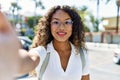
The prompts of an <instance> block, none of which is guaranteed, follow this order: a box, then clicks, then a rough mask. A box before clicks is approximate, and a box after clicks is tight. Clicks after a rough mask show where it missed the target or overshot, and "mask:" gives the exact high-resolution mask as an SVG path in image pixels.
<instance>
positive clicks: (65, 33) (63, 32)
mask: <svg viewBox="0 0 120 80" xmlns="http://www.w3.org/2000/svg"><path fill="white" fill-rule="evenodd" d="M58 34H66V33H64V32H58Z"/></svg>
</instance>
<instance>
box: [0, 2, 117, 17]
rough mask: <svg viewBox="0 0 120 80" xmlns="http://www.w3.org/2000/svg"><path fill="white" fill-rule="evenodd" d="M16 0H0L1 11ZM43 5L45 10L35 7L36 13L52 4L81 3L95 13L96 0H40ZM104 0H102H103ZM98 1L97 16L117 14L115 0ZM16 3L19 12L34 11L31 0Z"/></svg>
mask: <svg viewBox="0 0 120 80" xmlns="http://www.w3.org/2000/svg"><path fill="white" fill-rule="evenodd" d="M14 1H17V0H0V4H1V5H2V10H3V11H8V10H9V7H10V2H14ZM41 1H42V2H43V5H44V6H45V10H41V9H40V8H38V9H37V13H38V14H45V13H46V12H47V10H48V9H49V8H50V7H52V6H54V5H70V6H73V5H74V6H76V7H81V6H82V5H86V6H88V7H89V9H90V11H91V12H93V14H94V15H96V14H97V13H96V12H97V11H96V9H97V7H96V1H97V0H91V1H89V0H41ZM103 1H104V0H103ZM103 1H101V2H100V10H99V16H100V17H112V16H116V15H117V7H116V0H111V1H110V2H109V3H108V4H106V5H105V4H104V3H105V2H103ZM18 4H19V5H20V6H21V7H22V10H21V11H20V13H21V14H24V15H32V14H33V12H34V2H33V1H32V0H18Z"/></svg>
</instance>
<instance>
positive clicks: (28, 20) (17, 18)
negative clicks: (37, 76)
mask: <svg viewBox="0 0 120 80" xmlns="http://www.w3.org/2000/svg"><path fill="white" fill-rule="evenodd" d="M55 5H69V6H72V7H73V8H74V9H76V10H77V11H78V13H79V15H80V16H81V18H82V21H83V23H84V25H85V40H86V42H87V43H86V46H87V48H88V53H89V57H90V73H91V75H90V77H91V80H120V65H118V64H115V63H114V62H113V57H114V51H115V50H116V49H120V20H119V19H120V16H119V7H120V0H0V11H2V12H4V13H5V15H6V16H7V18H8V19H9V21H10V22H11V24H12V26H13V28H14V29H15V30H16V32H17V33H18V37H19V39H20V41H21V43H22V45H23V49H26V50H29V48H30V45H31V44H32V40H33V38H34V35H35V30H36V27H37V26H38V25H37V24H38V21H39V19H40V18H41V17H42V16H44V15H45V14H46V13H47V11H48V9H50V8H51V7H52V6H55Z"/></svg>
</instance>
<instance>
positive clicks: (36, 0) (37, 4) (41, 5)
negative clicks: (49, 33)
mask: <svg viewBox="0 0 120 80" xmlns="http://www.w3.org/2000/svg"><path fill="white" fill-rule="evenodd" d="M33 1H34V3H35V10H34V16H35V18H34V25H33V26H35V25H36V9H37V8H38V7H40V8H41V9H45V7H44V6H43V4H42V2H41V1H40V0H33Z"/></svg>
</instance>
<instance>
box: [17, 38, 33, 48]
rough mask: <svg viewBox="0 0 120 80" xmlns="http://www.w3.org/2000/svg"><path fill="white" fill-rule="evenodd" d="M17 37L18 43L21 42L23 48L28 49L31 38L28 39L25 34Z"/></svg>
mask: <svg viewBox="0 0 120 80" xmlns="http://www.w3.org/2000/svg"><path fill="white" fill-rule="evenodd" d="M18 39H19V40H20V43H21V45H22V48H23V49H25V50H29V49H30V46H31V44H32V40H30V39H29V38H28V37H26V36H18Z"/></svg>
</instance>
